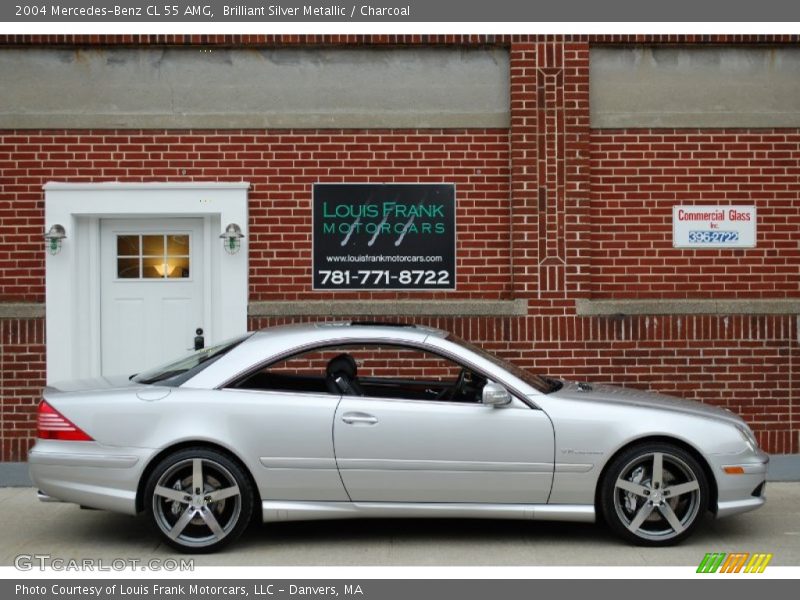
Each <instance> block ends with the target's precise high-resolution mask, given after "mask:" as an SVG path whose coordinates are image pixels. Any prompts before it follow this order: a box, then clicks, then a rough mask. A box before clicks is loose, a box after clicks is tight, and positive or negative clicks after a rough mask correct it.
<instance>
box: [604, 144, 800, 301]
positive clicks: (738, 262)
mask: <svg viewBox="0 0 800 600" xmlns="http://www.w3.org/2000/svg"><path fill="white" fill-rule="evenodd" d="M590 171H591V222H592V225H593V233H592V236H593V243H592V246H591V252H592V260H591V293H592V296H593V297H596V298H791V297H794V298H796V297H798V294H799V293H800V243H799V241H798V240H799V238H798V233H800V203H798V202H797V199H798V195H800V132H798V131H796V130H794V131H787V130H775V131H772V130H766V131H764V130H757V131H746V130H735V131H730V130H714V131H697V130H623V131H609V130H602V131H594V132H593V133H592V135H591V169H590ZM674 204H714V205H717V204H719V205H728V204H745V205H750V204H753V205H755V206H756V208H757V211H758V230H757V232H758V245H757V247H756V248H753V249H738V250H733V251H731V250H705V249H703V250H695V249H675V248H673V247H672V206H673V205H674Z"/></svg>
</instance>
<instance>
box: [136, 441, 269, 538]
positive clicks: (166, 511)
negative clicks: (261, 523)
mask: <svg viewBox="0 0 800 600" xmlns="http://www.w3.org/2000/svg"><path fill="white" fill-rule="evenodd" d="M145 493H146V497H145V498H146V501H145V504H146V506H147V513H148V515H149V516H150V518H151V520H152V522H153V524H154V525H155V527H156V529H157V530H158V532H159V533H160V534H161V537H162V538H163V540H164V541H165V542H166V543H167V544H169V545H170V546H172V547H173V548H177V549H179V550H182V551H184V552H193V553H201V552H215V551H216V550H219V549H220V548H222V547H223V546H226V545H227V544H230V543H231V542H233V541H234V540H235V539H236V538H238V537H239V536H240V535H241V534H242V532H243V531H244V530H245V529H246V528H247V525H248V523H249V521H250V519H251V515H252V512H253V497H254V491H253V486H252V485H251V483H250V479H249V478H248V477H247V475H246V473H245V472H244V470H243V469H242V467H241V466H240V465H239V464H238V463H237V462H235V461H234V460H232V459H231V458H229V457H228V456H226V455H225V454H223V453H221V452H217V451H216V450H211V449H209V448H186V449H183V450H179V451H177V452H175V453H174V454H171V455H169V456H167V457H166V458H164V459H163V460H162V461H161V462H160V463H159V464H158V465H157V466H156V468H155V469H154V470H153V472H152V473H151V474H150V477H149V478H148V480H147V485H146V487H145Z"/></svg>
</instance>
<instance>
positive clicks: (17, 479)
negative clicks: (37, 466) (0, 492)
mask: <svg viewBox="0 0 800 600" xmlns="http://www.w3.org/2000/svg"><path fill="white" fill-rule="evenodd" d="M31 485H33V483H32V482H31V476H30V473H28V463H24V462H0V487H29V486H31Z"/></svg>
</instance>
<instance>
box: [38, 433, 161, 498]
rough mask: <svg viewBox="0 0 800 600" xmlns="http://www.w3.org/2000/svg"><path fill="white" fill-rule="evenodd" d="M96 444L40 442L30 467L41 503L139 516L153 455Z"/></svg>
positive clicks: (139, 450) (146, 452)
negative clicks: (139, 502) (147, 467)
mask: <svg viewBox="0 0 800 600" xmlns="http://www.w3.org/2000/svg"><path fill="white" fill-rule="evenodd" d="M152 452H153V451H152V450H148V449H144V448H116V447H109V446H103V445H101V444H98V443H96V442H65V441H55V440H38V441H37V442H36V445H35V446H34V447H33V448H32V449H31V451H30V452H29V453H28V467H29V470H30V474H31V480H32V481H33V484H34V485H35V486H36V487H37V488H38V489H39V499H40V500H42V501H45V502H53V501H62V502H73V503H75V504H79V505H81V506H88V507H91V508H99V509H103V510H110V511H114V512H121V513H126V514H136V491H137V489H138V485H139V479H140V477H141V474H142V471H143V469H144V465H145V464H147V461H148V459H149V458H150V456H151V454H152Z"/></svg>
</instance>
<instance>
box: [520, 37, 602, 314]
mask: <svg viewBox="0 0 800 600" xmlns="http://www.w3.org/2000/svg"><path fill="white" fill-rule="evenodd" d="M510 64H511V79H512V84H511V168H512V174H513V176H512V188H511V189H512V212H513V216H514V217H513V218H514V227H513V229H512V244H513V247H514V261H513V279H514V292H515V294H516V295H517V296H518V297H528V298H532V299H536V300H537V301H539V302H541V301H544V302H547V301H548V300H551V301H556V302H555V304H554V306H558V302H557V301H558V300H561V301H563V300H564V299H565V298H567V297H568V296H569V295H572V293H575V292H578V293H580V292H581V291H582V290H585V289H586V287H587V275H588V257H589V253H588V249H587V246H588V243H589V239H590V238H589V221H588V218H587V213H588V202H587V198H588V172H587V170H586V169H585V168H582V167H583V165H584V164H585V162H586V156H587V148H588V139H589V79H588V72H589V48H588V46H587V45H586V44H571V43H566V44H565V43H555V42H548V43H537V44H534V43H519V44H513V45H512V46H511V54H510ZM551 304H552V303H551ZM556 310H557V309H556ZM567 314H568V313H567Z"/></svg>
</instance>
